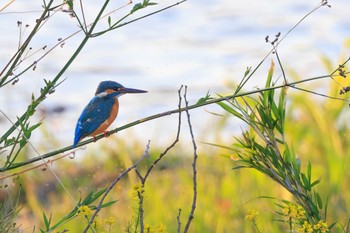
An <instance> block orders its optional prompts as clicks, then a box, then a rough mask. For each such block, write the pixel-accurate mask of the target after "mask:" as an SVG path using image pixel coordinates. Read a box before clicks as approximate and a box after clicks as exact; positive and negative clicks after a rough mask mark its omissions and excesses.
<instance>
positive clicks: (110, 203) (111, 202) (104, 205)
mask: <svg viewBox="0 0 350 233" xmlns="http://www.w3.org/2000/svg"><path fill="white" fill-rule="evenodd" d="M116 202H117V201H110V202H107V203H104V204H102V205H101V208H105V207H108V206H111V205H113V204H114V203H116Z"/></svg>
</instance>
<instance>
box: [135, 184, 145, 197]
mask: <svg viewBox="0 0 350 233" xmlns="http://www.w3.org/2000/svg"><path fill="white" fill-rule="evenodd" d="M144 193H145V189H144V187H143V185H142V184H141V183H137V184H134V185H133V186H132V196H133V197H139V196H144Z"/></svg>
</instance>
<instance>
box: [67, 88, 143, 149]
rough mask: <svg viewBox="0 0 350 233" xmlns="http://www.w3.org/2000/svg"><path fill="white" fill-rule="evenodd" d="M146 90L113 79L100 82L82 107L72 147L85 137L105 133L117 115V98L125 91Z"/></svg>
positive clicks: (125, 92)
mask: <svg viewBox="0 0 350 233" xmlns="http://www.w3.org/2000/svg"><path fill="white" fill-rule="evenodd" d="M146 92H147V91H144V90H139V89H133V88H127V87H124V86H123V85H121V84H119V83H117V82H114V81H103V82H101V83H100V84H99V85H98V87H97V90H96V93H95V96H94V97H93V98H92V100H91V101H90V102H89V104H88V105H87V106H86V107H85V108H84V110H83V112H82V113H81V115H80V117H79V119H78V122H77V125H76V127H75V136H74V142H73V148H75V147H76V146H77V144H78V142H79V141H80V140H82V139H83V138H85V137H89V136H90V137H95V136H96V135H98V134H100V133H104V134H105V135H106V133H107V131H106V129H107V128H108V127H109V126H110V125H111V124H112V122H113V121H114V120H115V118H116V117H117V115H118V110H119V101H118V98H119V97H120V96H122V95H124V94H127V93H146Z"/></svg>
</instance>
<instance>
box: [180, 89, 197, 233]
mask: <svg viewBox="0 0 350 233" xmlns="http://www.w3.org/2000/svg"><path fill="white" fill-rule="evenodd" d="M184 99H185V104H186V115H187V123H188V127H189V129H190V134H191V139H192V145H193V162H192V172H193V200H192V207H191V212H190V214H189V216H188V220H187V223H186V226H185V229H184V231H183V232H184V233H186V232H188V229H189V228H190V225H191V221H192V219H193V218H194V211H195V210H196V205H197V159H198V154H197V144H196V141H195V139H194V133H193V129H192V124H191V117H190V112H189V111H188V101H187V86H186V87H185V94H184Z"/></svg>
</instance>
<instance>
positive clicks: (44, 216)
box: [43, 212, 52, 230]
mask: <svg viewBox="0 0 350 233" xmlns="http://www.w3.org/2000/svg"><path fill="white" fill-rule="evenodd" d="M51 217H52V213H51V214H50V218H49V219H47V217H46V214H45V212H43V218H44V224H45V227H46V230H48V229H50V225H51Z"/></svg>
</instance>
